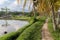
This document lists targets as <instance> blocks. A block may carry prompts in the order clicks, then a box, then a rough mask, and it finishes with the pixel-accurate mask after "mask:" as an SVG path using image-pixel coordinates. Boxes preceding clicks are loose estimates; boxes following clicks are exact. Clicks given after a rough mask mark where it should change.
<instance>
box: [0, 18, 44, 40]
mask: <svg viewBox="0 0 60 40" xmlns="http://www.w3.org/2000/svg"><path fill="white" fill-rule="evenodd" d="M44 22H45V19H44V18H40V19H39V20H38V21H36V22H35V20H34V19H33V18H32V19H31V20H30V24H29V25H27V26H25V27H23V28H21V29H19V30H18V31H16V32H12V33H9V34H6V35H4V36H2V37H0V40H41V28H42V25H43V24H44Z"/></svg>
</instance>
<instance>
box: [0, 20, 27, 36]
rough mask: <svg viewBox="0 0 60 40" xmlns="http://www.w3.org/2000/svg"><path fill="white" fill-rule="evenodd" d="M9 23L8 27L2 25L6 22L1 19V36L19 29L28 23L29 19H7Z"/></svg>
mask: <svg viewBox="0 0 60 40" xmlns="http://www.w3.org/2000/svg"><path fill="white" fill-rule="evenodd" d="M7 23H8V24H9V25H8V26H7V27H6V26H2V25H3V24H6V23H5V20H0V36H1V35H3V34H5V33H10V32H14V31H17V30H18V29H19V28H21V27H23V26H25V25H27V24H28V22H27V21H20V20H7Z"/></svg>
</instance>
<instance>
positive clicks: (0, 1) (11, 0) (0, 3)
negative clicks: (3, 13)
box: [0, 0, 33, 12]
mask: <svg viewBox="0 0 60 40" xmlns="http://www.w3.org/2000/svg"><path fill="white" fill-rule="evenodd" d="M23 2H24V0H20V4H19V5H18V4H17V1H16V0H0V10H1V8H5V7H7V8H9V9H10V11H22V9H23ZM29 5H30V0H27V3H26V7H25V10H24V11H25V12H29ZM32 6H33V5H32V4H31V6H30V11H31V10H32Z"/></svg>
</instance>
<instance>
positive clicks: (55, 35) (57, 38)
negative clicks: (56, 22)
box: [48, 20, 60, 40]
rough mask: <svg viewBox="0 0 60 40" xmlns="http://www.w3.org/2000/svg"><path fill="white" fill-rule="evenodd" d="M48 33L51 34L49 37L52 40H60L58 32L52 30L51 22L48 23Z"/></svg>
mask: <svg viewBox="0 0 60 40" xmlns="http://www.w3.org/2000/svg"><path fill="white" fill-rule="evenodd" d="M48 27H49V31H50V32H51V35H52V37H53V39H54V40H60V31H54V30H53V23H52V22H51V20H50V21H49V23H48Z"/></svg>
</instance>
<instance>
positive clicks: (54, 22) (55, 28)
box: [51, 3, 57, 31]
mask: <svg viewBox="0 0 60 40" xmlns="http://www.w3.org/2000/svg"><path fill="white" fill-rule="evenodd" d="M51 5H52V20H53V28H54V31H56V30H57V24H56V20H55V12H54V4H53V3H51Z"/></svg>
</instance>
